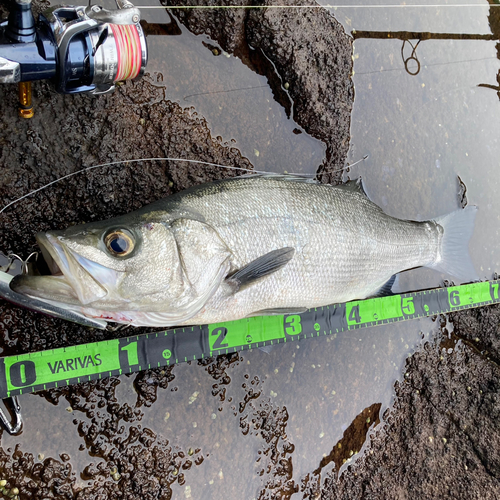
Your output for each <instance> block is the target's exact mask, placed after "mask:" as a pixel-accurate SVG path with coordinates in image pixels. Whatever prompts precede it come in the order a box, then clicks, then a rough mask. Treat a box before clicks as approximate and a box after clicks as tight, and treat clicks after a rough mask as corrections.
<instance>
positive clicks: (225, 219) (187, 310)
mask: <svg viewBox="0 0 500 500" xmlns="http://www.w3.org/2000/svg"><path fill="white" fill-rule="evenodd" d="M475 214H476V207H467V208H466V209H464V210H457V211H456V212H453V213H451V214H448V215H446V216H444V217H439V218H437V219H435V220H429V221H425V222H414V221H406V220H401V219H396V218H394V217H390V216H389V215H387V214H385V213H384V212H383V211H382V210H381V209H380V208H379V207H378V206H377V205H375V204H374V203H372V202H371V201H370V200H369V199H368V198H367V197H366V195H365V194H364V192H363V191H362V189H361V187H360V185H359V184H356V183H350V184H349V185H344V186H337V187H334V186H329V185H323V184H319V183H315V182H311V181H305V180H304V179H300V178H296V177H287V176H245V177H240V178H235V179H231V180H225V181H219V182H214V183H211V184H205V185H201V186H197V187H193V188H190V189H188V190H186V191H183V192H180V193H177V194H175V195H173V196H169V197H168V198H166V199H163V200H160V201H157V202H155V203H153V204H151V205H149V206H146V207H143V208H141V209H140V210H137V211H135V212H132V213H130V214H128V215H124V216H120V217H116V218H113V219H110V220H107V221H103V222H98V223H89V224H84V225H80V226H74V227H70V228H68V229H66V230H65V231H49V232H47V233H45V234H44V233H40V234H38V235H37V240H38V243H39V245H40V247H41V250H42V253H43V255H44V257H45V260H46V262H47V263H48V265H49V267H50V269H51V272H52V273H53V275H52V276H18V277H16V278H15V279H14V280H13V281H12V283H11V288H12V289H13V290H15V291H16V292H18V293H24V294H27V295H29V296H32V297H36V298H40V299H43V300H46V301H49V302H50V303H53V304H56V305H59V306H64V307H65V308H67V309H71V310H73V311H76V312H79V313H81V314H84V315H85V316H88V317H93V318H102V319H105V320H108V321H114V322H118V323H126V324H132V325H136V326H162V327H167V326H175V325H182V324H191V325H194V324H205V323H214V322H221V321H230V320H235V319H239V318H243V317H248V316H255V315H265V314H284V313H287V312H299V311H304V310H305V309H308V308H312V307H319V306H323V305H327V304H332V303H338V302H345V301H349V300H354V299H362V298H366V297H369V296H373V295H375V294H377V293H379V292H380V291H382V292H383V291H385V290H386V288H387V286H385V285H387V284H389V285H390V284H391V277H393V276H394V275H395V274H396V273H398V272H400V271H403V270H406V269H411V268H415V267H419V266H427V267H431V268H434V269H436V270H438V271H441V272H445V273H447V274H450V275H452V276H454V277H456V278H458V279H460V280H462V281H466V280H468V281H473V280H476V279H477V275H476V272H475V270H474V266H473V264H472V262H471V260H470V257H469V254H468V242H469V239H470V237H471V235H472V231H473V226H474V218H475Z"/></svg>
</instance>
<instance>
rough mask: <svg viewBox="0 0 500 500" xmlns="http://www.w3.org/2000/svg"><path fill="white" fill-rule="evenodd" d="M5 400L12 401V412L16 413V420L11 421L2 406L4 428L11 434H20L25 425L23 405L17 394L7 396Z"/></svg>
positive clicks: (0, 413) (0, 415) (0, 412)
mask: <svg viewBox="0 0 500 500" xmlns="http://www.w3.org/2000/svg"><path fill="white" fill-rule="evenodd" d="M3 401H4V402H7V401H10V405H11V406H12V412H13V414H14V421H13V422H11V421H10V420H9V419H8V418H7V417H6V416H5V413H4V411H3V410H2V409H1V408H0V420H1V421H2V425H3V427H4V429H5V430H6V431H7V432H8V433H9V434H11V435H13V434H19V433H20V432H21V427H22V426H23V418H22V416H21V405H20V404H19V400H18V399H17V396H12V397H11V398H6V399H4V400H3Z"/></svg>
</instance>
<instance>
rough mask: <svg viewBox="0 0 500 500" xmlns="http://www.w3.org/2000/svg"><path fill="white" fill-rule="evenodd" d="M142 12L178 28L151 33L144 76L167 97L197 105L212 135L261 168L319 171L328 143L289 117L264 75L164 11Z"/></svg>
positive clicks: (149, 18)
mask: <svg viewBox="0 0 500 500" xmlns="http://www.w3.org/2000/svg"><path fill="white" fill-rule="evenodd" d="M143 3H144V4H145V5H152V4H154V2H149V1H146V0H143ZM158 4H159V3H158ZM137 5H138V6H139V5H140V4H137ZM142 14H143V15H142V18H143V19H144V20H145V21H147V22H149V23H155V24H157V25H158V27H159V28H160V29H165V30H167V29H168V30H171V31H175V32H177V33H178V34H177V35H156V34H152V33H151V34H148V35H147V43H148V51H149V63H148V68H147V72H149V73H150V74H149V76H147V77H146V80H148V81H150V82H151V83H153V84H154V85H156V86H160V87H163V88H164V89H165V99H168V100H170V101H174V102H177V103H179V104H180V105H181V106H182V107H184V108H188V107H192V108H194V109H195V110H196V112H197V113H198V114H200V115H201V116H203V117H204V118H205V119H206V120H207V122H208V127H209V129H210V131H211V132H212V136H213V137H220V139H221V141H224V143H228V144H229V145H230V146H233V147H236V148H238V149H239V150H240V151H241V154H242V155H243V156H246V157H247V158H248V159H249V160H250V161H251V162H252V164H253V165H254V167H255V168H256V169H258V170H266V171H271V172H284V171H288V172H304V173H314V172H315V171H316V169H317V167H318V165H319V164H320V163H321V162H322V160H323V156H324V153H325V150H326V147H325V145H324V144H323V143H322V142H321V141H318V140H317V139H314V138H313V137H311V136H310V135H308V134H307V133H306V132H305V131H304V130H303V128H302V127H300V126H299V125H297V124H296V123H295V122H294V121H293V119H290V118H289V117H287V113H286V112H285V110H284V108H283V107H282V106H281V105H280V104H278V103H277V102H276V101H275V100H274V97H273V92H272V90H271V88H270V87H269V85H268V82H267V79H266V77H265V76H261V75H259V74H257V73H255V72H254V71H252V70H251V69H250V68H249V67H248V66H247V65H245V64H244V63H243V62H242V61H241V60H240V59H238V58H236V57H234V56H233V55H230V54H228V53H226V52H224V51H223V50H222V49H221V48H220V47H219V45H218V43H217V42H214V41H213V40H211V39H210V38H209V37H208V36H206V35H199V36H196V35H193V34H192V33H191V32H189V31H188V30H187V29H186V28H185V27H184V25H182V24H181V23H179V22H177V20H176V19H175V17H173V16H170V15H168V14H167V13H166V12H165V11H162V10H154V11H151V10H144V11H143V13H142ZM149 30H150V31H151V32H154V31H155V29H154V28H152V27H150V28H149ZM146 32H148V28H146ZM247 64H250V63H249V62H247ZM285 83H286V82H283V85H285ZM282 90H283V92H284V93H286V91H285V90H284V89H282ZM290 104H291V105H292V103H291V101H290Z"/></svg>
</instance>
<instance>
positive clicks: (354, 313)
mask: <svg viewBox="0 0 500 500" xmlns="http://www.w3.org/2000/svg"><path fill="white" fill-rule="evenodd" d="M349 321H354V322H355V323H361V316H360V315H359V305H357V306H354V307H353V308H352V309H351V312H350V313H349Z"/></svg>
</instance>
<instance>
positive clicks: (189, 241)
mask: <svg viewBox="0 0 500 500" xmlns="http://www.w3.org/2000/svg"><path fill="white" fill-rule="evenodd" d="M170 231H171V232H172V234H173V235H174V238H175V242H176V244H177V249H178V252H179V256H180V259H181V264H182V269H183V272H184V275H185V277H186V278H187V279H188V281H189V283H190V285H191V286H192V287H193V289H194V292H195V294H196V295H197V296H199V295H203V294H204V293H205V292H206V290H207V289H209V288H213V286H214V280H216V279H219V280H220V281H222V279H221V276H220V269H221V266H223V265H224V264H225V263H227V262H228V261H229V258H230V257H231V255H232V253H231V250H230V249H229V248H228V247H227V245H226V244H225V243H224V241H223V240H222V239H221V238H220V236H219V235H218V233H217V231H215V229H214V228H213V227H211V226H209V225H208V224H205V223H203V222H200V221H198V220H193V219H176V220H175V221H174V222H172V224H171V226H170Z"/></svg>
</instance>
